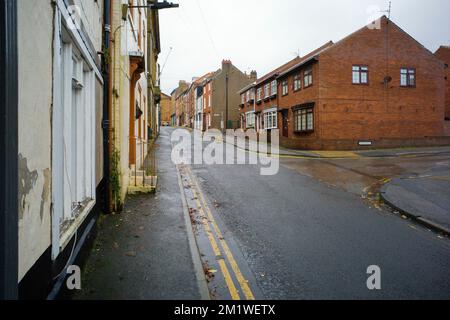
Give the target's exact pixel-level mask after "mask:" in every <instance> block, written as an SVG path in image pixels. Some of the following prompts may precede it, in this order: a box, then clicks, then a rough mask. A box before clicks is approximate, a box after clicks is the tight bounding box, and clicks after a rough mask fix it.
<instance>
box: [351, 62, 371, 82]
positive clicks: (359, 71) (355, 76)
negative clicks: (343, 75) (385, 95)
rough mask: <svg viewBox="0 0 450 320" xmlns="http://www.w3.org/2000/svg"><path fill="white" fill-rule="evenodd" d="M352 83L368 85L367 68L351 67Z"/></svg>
mask: <svg viewBox="0 0 450 320" xmlns="http://www.w3.org/2000/svg"><path fill="white" fill-rule="evenodd" d="M352 82H353V84H368V83H369V67H367V66H353V68H352Z"/></svg>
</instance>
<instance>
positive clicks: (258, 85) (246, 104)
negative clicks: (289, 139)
mask: <svg viewBox="0 0 450 320" xmlns="http://www.w3.org/2000/svg"><path fill="white" fill-rule="evenodd" d="M298 61H300V58H299V57H296V58H295V59H293V60H291V61H289V62H287V63H286V64H284V65H282V66H281V67H279V68H277V69H275V70H273V71H271V72H269V73H268V74H266V75H264V76H263V77H261V78H260V79H258V80H256V81H255V82H253V83H251V84H250V85H248V86H246V87H244V88H243V89H241V90H240V91H239V94H240V104H239V112H240V124H241V128H242V129H255V130H257V131H260V130H271V129H273V128H277V119H278V107H277V106H278V80H277V76H278V75H279V74H280V73H281V72H283V71H284V70H287V69H288V68H289V67H291V66H292V65H294V64H295V63H297V62H298Z"/></svg>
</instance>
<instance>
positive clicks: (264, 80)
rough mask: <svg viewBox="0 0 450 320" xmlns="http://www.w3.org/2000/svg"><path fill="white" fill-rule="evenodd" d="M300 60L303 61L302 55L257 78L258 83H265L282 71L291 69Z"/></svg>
mask: <svg viewBox="0 0 450 320" xmlns="http://www.w3.org/2000/svg"><path fill="white" fill-rule="evenodd" d="M299 61H301V58H300V57H295V58H294V59H292V60H291V61H289V62H287V63H285V64H283V65H282V66H281V67H278V68H276V69H275V70H273V71H271V72H269V73H267V74H266V75H264V76H263V77H262V78H259V79H258V80H256V85H259V84H261V83H264V82H266V81H267V80H269V79H271V78H273V77H276V76H278V75H279V74H280V73H281V72H284V71H285V70H287V69H289V68H290V67H292V66H293V65H295V64H297V63H298V62H299Z"/></svg>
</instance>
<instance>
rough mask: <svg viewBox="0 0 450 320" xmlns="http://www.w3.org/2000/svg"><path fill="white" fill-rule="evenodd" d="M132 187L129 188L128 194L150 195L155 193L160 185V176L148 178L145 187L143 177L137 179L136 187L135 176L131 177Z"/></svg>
mask: <svg viewBox="0 0 450 320" xmlns="http://www.w3.org/2000/svg"><path fill="white" fill-rule="evenodd" d="M130 178H131V179H132V180H130V185H129V186H128V194H132V195H135V194H149V193H155V192H156V188H157V185H158V176H146V177H145V181H146V183H145V185H144V184H143V181H142V177H139V176H138V177H137V180H136V185H134V183H135V180H134V176H132V177H130Z"/></svg>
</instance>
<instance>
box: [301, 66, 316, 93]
mask: <svg viewBox="0 0 450 320" xmlns="http://www.w3.org/2000/svg"><path fill="white" fill-rule="evenodd" d="M313 81H314V79H313V69H312V67H310V68H307V69H306V70H305V71H304V72H303V87H304V88H308V87H310V86H312V85H313Z"/></svg>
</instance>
